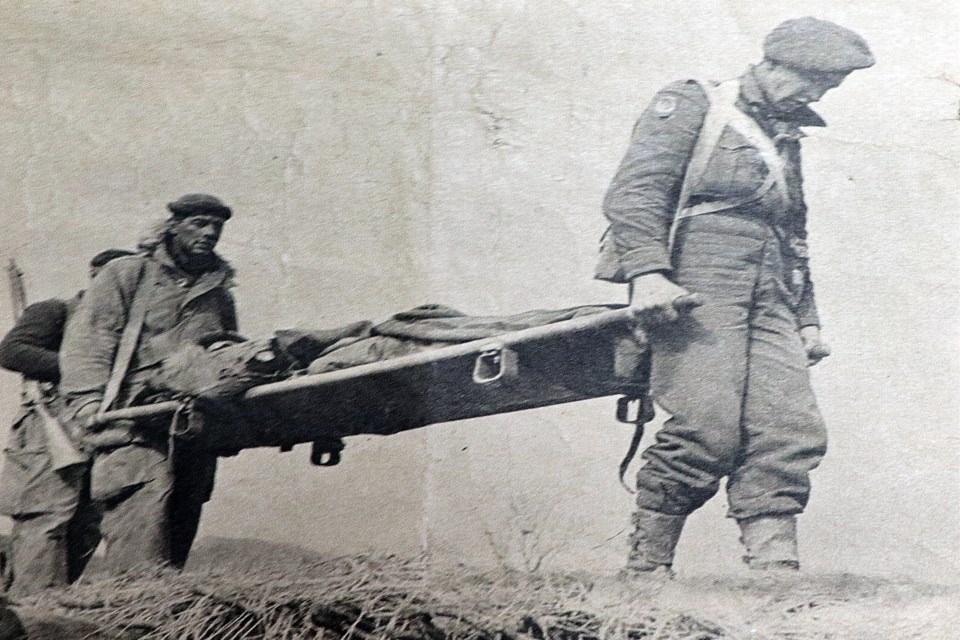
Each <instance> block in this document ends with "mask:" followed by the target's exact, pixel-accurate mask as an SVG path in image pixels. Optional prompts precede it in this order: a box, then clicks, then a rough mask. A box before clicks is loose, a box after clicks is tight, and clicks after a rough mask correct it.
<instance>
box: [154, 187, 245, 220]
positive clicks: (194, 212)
mask: <svg viewBox="0 0 960 640" xmlns="http://www.w3.org/2000/svg"><path fill="white" fill-rule="evenodd" d="M167 209H169V210H170V213H172V214H173V216H174V217H175V218H188V217H190V216H217V217H219V218H223V219H224V220H229V219H230V216H231V215H233V212H232V211H231V210H230V207H228V206H227V205H225V204H223V201H222V200H221V199H220V198H218V197H216V196H211V195H208V194H206V193H188V194H187V195H185V196H180V197H179V198H177V199H176V200H174V201H173V202H169V203H167Z"/></svg>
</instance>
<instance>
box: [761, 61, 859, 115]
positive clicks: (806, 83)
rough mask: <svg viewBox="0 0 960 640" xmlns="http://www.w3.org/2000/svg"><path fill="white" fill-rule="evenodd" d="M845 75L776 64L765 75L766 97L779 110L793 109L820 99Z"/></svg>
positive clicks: (838, 83) (836, 85) (837, 84)
mask: <svg viewBox="0 0 960 640" xmlns="http://www.w3.org/2000/svg"><path fill="white" fill-rule="evenodd" d="M846 77H847V76H846V74H845V73H814V72H805V71H798V70H796V69H791V68H790V67H786V66H782V65H778V66H777V67H776V68H775V69H774V70H773V72H772V73H770V74H769V75H768V76H767V83H766V85H767V86H766V92H767V97H768V98H769V99H770V100H771V101H772V102H773V103H774V104H775V105H776V106H777V107H779V108H780V109H781V110H783V111H794V110H796V109H799V108H800V107H804V106H806V105H808V104H810V103H811V102H816V101H818V100H820V98H822V97H823V96H824V94H825V93H826V92H827V91H829V90H830V89H833V88H835V87H838V86H839V85H840V83H841V82H843V79H844V78H846Z"/></svg>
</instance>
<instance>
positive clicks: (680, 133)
mask: <svg viewBox="0 0 960 640" xmlns="http://www.w3.org/2000/svg"><path fill="white" fill-rule="evenodd" d="M763 52H764V59H763V61H762V62H760V63H759V64H757V65H754V66H750V67H748V68H747V70H746V71H745V72H744V73H743V75H742V76H740V78H738V79H736V80H733V81H728V82H724V83H712V82H699V81H694V80H686V81H680V82H675V83H673V84H671V85H668V86H667V87H665V88H664V89H662V90H661V91H660V92H659V93H658V94H657V95H656V96H655V97H654V99H653V101H652V103H651V105H650V106H649V107H648V108H647V109H646V111H645V112H644V113H643V114H642V115H641V116H640V119H639V120H638V122H637V123H636V125H635V127H634V130H633V137H632V140H631V142H630V146H629V148H628V150H627V153H626V156H625V157H624V159H623V161H622V163H621V165H620V167H619V170H618V171H617V174H616V176H615V177H614V179H613V182H612V184H611V186H610V188H609V190H608V192H607V194H606V197H605V200H604V214H605V216H606V217H607V219H608V220H609V223H610V226H609V228H608V230H607V233H606V234H605V235H604V239H603V241H602V243H601V258H600V262H599V265H598V269H597V274H596V276H597V277H598V278H600V279H603V280H609V281H613V282H622V283H628V284H629V285H630V291H631V306H632V307H634V308H635V309H637V310H638V312H639V313H641V314H646V315H649V316H654V317H658V318H660V319H666V320H674V322H669V323H667V324H664V325H662V327H661V328H660V329H658V330H655V331H654V332H653V334H652V335H651V344H652V354H653V365H652V379H651V382H652V389H653V395H654V398H655V400H656V401H657V403H658V404H659V406H661V407H662V408H663V409H665V410H666V411H667V412H668V413H669V414H670V419H669V420H668V421H667V422H666V423H665V425H664V427H663V429H662V430H661V431H660V432H659V433H658V434H657V437H656V442H655V443H654V444H653V445H651V446H650V447H649V448H648V449H647V450H646V451H645V452H644V454H643V457H644V459H645V461H646V463H645V465H644V466H643V467H642V468H641V469H640V471H639V473H638V475H637V494H636V503H637V509H636V511H635V512H634V516H633V525H634V531H633V534H632V535H631V537H630V552H629V556H628V562H627V569H626V572H625V573H626V574H627V575H631V576H639V575H650V574H651V573H660V574H669V573H670V567H671V565H672V563H673V557H674V550H675V548H676V545H677V542H678V540H679V537H680V533H681V530H682V528H683V525H684V522H685V520H686V518H687V516H688V515H689V514H690V513H692V512H693V511H695V510H696V509H697V508H699V507H700V506H701V505H703V504H704V503H705V502H706V501H707V500H709V499H710V498H711V497H713V496H714V495H715V493H716V492H717V490H718V487H719V483H720V481H721V479H723V478H726V479H727V496H728V501H729V516H730V517H732V518H734V519H736V521H737V523H738V524H739V526H740V530H741V540H742V542H743V544H744V545H745V547H746V555H745V561H746V562H747V563H748V564H749V566H750V568H751V569H761V570H763V569H767V570H770V569H774V570H776V569H780V570H796V569H798V568H799V558H798V554H797V538H796V516H797V515H798V514H800V513H801V512H802V511H803V510H804V508H805V506H806V504H807V500H808V497H809V490H810V483H809V477H808V476H809V472H810V471H811V470H813V469H814V468H815V467H816V466H817V465H818V464H819V462H820V460H821V458H822V456H823V455H824V453H825V450H826V432H825V429H824V425H823V421H822V418H821V416H820V412H819V410H818V409H817V405H816V402H815V399H814V396H813V392H812V389H811V386H810V379H809V374H808V371H807V367H808V366H810V365H813V364H816V363H817V362H818V361H819V360H820V359H821V358H823V357H824V356H826V355H827V354H828V353H829V349H828V348H827V347H826V345H825V344H824V343H823V342H822V340H821V338H820V326H819V325H820V322H819V319H818V316H817V309H816V304H815V301H814V293H813V284H812V282H811V279H810V276H809V269H808V266H807V262H808V257H807V251H806V238H807V233H806V217H807V208H806V205H805V204H804V199H803V191H802V176H801V172H800V139H801V138H802V137H803V136H804V133H803V132H802V130H801V127H819V126H824V125H825V123H824V121H823V120H822V119H821V118H820V116H819V115H817V114H816V113H815V112H814V111H813V110H812V109H810V108H809V106H808V105H809V104H810V103H812V102H816V101H817V100H819V99H820V98H821V97H822V96H823V95H824V94H825V93H826V92H827V91H828V90H830V89H832V88H835V87H836V86H838V85H839V84H840V83H841V82H842V81H843V79H844V78H845V77H846V76H847V74H849V73H850V72H852V71H854V70H856V69H863V68H866V67H870V66H871V65H873V64H874V59H873V56H872V55H871V53H870V50H869V48H868V46H867V44H866V42H864V40H863V39H862V38H861V37H860V36H859V35H857V34H856V33H854V32H852V31H850V30H848V29H845V28H844V27H841V26H839V25H836V24H834V23H832V22H827V21H824V20H818V19H815V18H800V19H796V20H788V21H786V22H784V23H783V24H781V25H779V26H778V27H777V28H776V29H774V30H773V31H772V32H771V33H770V34H769V35H768V36H767V38H766V40H765V42H764V48H763ZM689 292H694V293H697V294H698V295H699V296H700V298H701V300H702V305H701V306H699V307H697V308H696V309H694V310H693V311H691V312H690V313H689V314H685V315H684V316H683V317H681V318H679V319H677V314H676V312H675V311H674V310H673V306H672V302H673V301H674V300H675V299H677V298H678V297H679V296H681V295H684V294H687V293H689Z"/></svg>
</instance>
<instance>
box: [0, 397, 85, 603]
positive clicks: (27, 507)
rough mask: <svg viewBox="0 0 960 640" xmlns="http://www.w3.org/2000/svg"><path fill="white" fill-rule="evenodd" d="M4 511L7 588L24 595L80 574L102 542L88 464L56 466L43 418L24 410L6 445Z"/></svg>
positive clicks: (62, 584)
mask: <svg viewBox="0 0 960 640" xmlns="http://www.w3.org/2000/svg"><path fill="white" fill-rule="evenodd" d="M6 458H7V459H6V463H5V467H4V472H3V477H2V479H0V482H2V484H3V486H2V489H0V494H2V497H0V503H2V505H3V506H2V509H0V510H2V512H4V513H7V514H8V515H10V517H11V519H12V520H13V526H12V528H11V531H10V538H11V558H10V566H9V568H8V571H9V576H8V579H9V581H10V584H9V590H10V593H11V594H12V595H14V596H25V595H29V594H32V593H36V592H37V591H40V590H42V589H47V588H51V587H65V586H67V585H68V584H70V583H71V582H73V581H75V580H76V579H77V578H79V577H80V574H81V573H82V572H83V570H84V568H85V567H86V565H87V563H88V562H89V560H90V558H91V557H92V556H93V553H94V551H96V548H97V545H98V544H99V543H100V513H99V509H98V508H97V506H96V505H95V504H93V503H92V502H91V500H90V466H89V465H75V466H73V467H70V468H67V469H64V470H61V471H57V470H54V468H53V464H52V462H51V459H50V454H49V453H48V451H47V448H46V438H45V436H44V434H43V430H42V427H41V425H40V424H39V419H38V418H37V417H36V416H35V415H34V414H33V413H26V414H24V415H23V417H22V418H21V420H20V421H19V422H18V423H17V424H15V425H14V428H13V432H12V433H11V437H10V445H9V446H8V447H7V449H6Z"/></svg>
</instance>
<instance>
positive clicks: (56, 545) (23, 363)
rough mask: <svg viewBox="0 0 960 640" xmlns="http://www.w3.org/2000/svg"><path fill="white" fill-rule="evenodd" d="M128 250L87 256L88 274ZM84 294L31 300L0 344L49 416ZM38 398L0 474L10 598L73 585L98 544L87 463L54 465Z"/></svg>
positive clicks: (25, 412) (16, 431)
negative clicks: (61, 358)
mask: <svg viewBox="0 0 960 640" xmlns="http://www.w3.org/2000/svg"><path fill="white" fill-rule="evenodd" d="M131 253H132V252H131V251H124V250H121V249H108V250H106V251H101V252H100V253H98V254H97V255H95V256H94V257H93V259H92V260H91V261H90V278H91V279H93V278H94V277H95V276H96V275H97V273H98V272H99V271H100V269H102V268H103V266H104V265H106V264H107V263H108V262H110V261H111V260H114V259H116V258H119V257H122V256H127V255H130V254H131ZM83 294H84V292H83V291H80V292H79V293H77V294H76V295H75V296H74V297H73V298H71V299H69V300H61V299H60V298H51V299H49V300H43V301H41V302H36V303H34V304H31V305H30V306H28V307H27V308H26V309H24V310H23V313H22V314H21V315H20V318H19V319H18V320H17V322H16V324H14V326H13V328H12V329H10V331H9V332H8V333H7V335H5V336H4V338H3V340H2V341H0V367H3V368H4V369H7V370H9V371H16V372H17V373H20V374H23V376H24V378H26V379H28V380H33V381H36V382H37V383H38V385H39V387H40V388H42V393H43V398H42V401H43V403H44V407H45V408H46V410H47V411H48V412H49V413H50V414H52V415H55V414H57V413H58V412H59V410H60V408H61V405H62V403H61V401H60V398H59V397H58V393H57V385H58V383H59V382H60V366H59V363H58V361H57V355H58V352H59V350H60V344H61V342H62V341H63V331H64V327H65V326H66V323H67V319H68V318H69V317H70V316H71V315H72V314H73V312H74V310H75V309H76V307H77V305H78V304H79V302H80V300H81V299H82V298H83ZM38 401H40V399H34V400H32V401H25V402H24V406H23V409H22V410H21V412H20V414H19V415H18V416H17V419H16V421H15V422H14V423H13V427H12V428H11V430H10V437H9V440H8V442H7V447H6V449H5V450H4V454H5V456H6V461H5V463H4V466H3V474H2V476H0V513H3V514H4V515H7V516H10V518H11V519H12V520H13V527H12V529H11V532H10V534H11V547H12V548H11V556H10V558H9V567H8V575H7V579H8V581H9V585H8V588H9V590H10V593H11V594H13V595H15V596H24V595H29V594H31V593H34V592H37V591H40V590H41V589H46V588H49V587H64V586H66V585H68V584H70V583H71V582H73V581H74V580H76V579H77V578H79V577H80V574H81V573H82V572H83V569H84V567H85V566H86V565H87V562H88V561H89V560H90V557H91V556H92V555H93V553H94V551H95V550H96V548H97V545H98V544H99V543H100V529H99V524H100V518H99V514H98V512H97V509H96V508H95V506H94V505H93V504H92V503H91V501H90V489H89V482H90V465H89V464H84V463H80V464H75V465H71V466H69V467H67V468H63V469H57V468H55V466H56V465H55V464H54V457H53V456H52V454H51V450H50V447H49V446H48V442H47V438H46V434H45V432H44V429H43V424H42V420H43V419H44V418H43V416H41V415H40V414H39V411H40V408H39V407H37V406H36V404H35V403H36V402H38Z"/></svg>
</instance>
